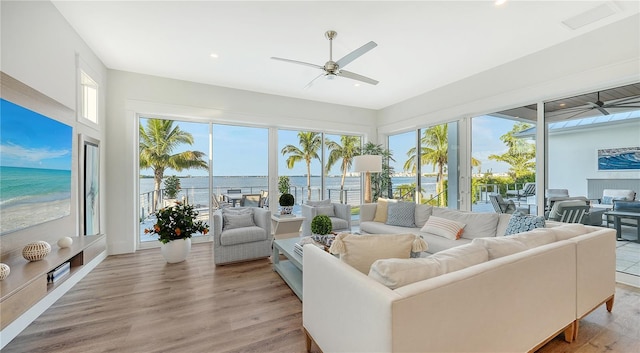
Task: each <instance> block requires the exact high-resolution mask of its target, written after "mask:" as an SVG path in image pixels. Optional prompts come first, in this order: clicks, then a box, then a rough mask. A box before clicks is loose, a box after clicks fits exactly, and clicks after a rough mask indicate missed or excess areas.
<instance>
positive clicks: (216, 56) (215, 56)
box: [209, 53, 218, 59]
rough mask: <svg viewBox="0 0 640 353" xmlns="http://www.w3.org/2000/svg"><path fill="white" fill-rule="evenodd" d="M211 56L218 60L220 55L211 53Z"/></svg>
mask: <svg viewBox="0 0 640 353" xmlns="http://www.w3.org/2000/svg"><path fill="white" fill-rule="evenodd" d="M209 56H210V57H212V58H214V59H217V58H218V54H216V53H211V54H209Z"/></svg>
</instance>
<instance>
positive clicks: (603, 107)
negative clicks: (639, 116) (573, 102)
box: [562, 92, 640, 119]
mask: <svg viewBox="0 0 640 353" xmlns="http://www.w3.org/2000/svg"><path fill="white" fill-rule="evenodd" d="M634 104H636V105H634ZM616 108H617V109H626V108H640V96H633V97H626V98H622V99H616V100H612V101H609V102H607V103H605V102H603V101H601V100H600V92H598V96H597V99H596V101H595V102H587V106H586V107H585V106H581V107H575V108H569V109H563V110H562V112H563V113H572V112H576V113H575V114H573V115H571V116H569V117H567V118H565V119H571V118H573V117H576V116H578V115H580V114H584V113H586V112H589V111H592V110H593V109H597V110H598V111H600V113H602V114H603V115H610V114H611V113H610V112H609V110H610V109H616ZM607 109H609V110H607Z"/></svg>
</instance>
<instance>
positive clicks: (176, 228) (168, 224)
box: [144, 202, 209, 263]
mask: <svg viewBox="0 0 640 353" xmlns="http://www.w3.org/2000/svg"><path fill="white" fill-rule="evenodd" d="M155 216H156V223H155V224H154V225H153V228H147V229H145V230H144V232H145V233H146V234H157V235H158V240H159V241H160V242H161V243H162V247H161V250H162V255H163V256H164V257H165V259H166V260H167V262H169V263H175V262H181V261H184V260H185V259H186V258H187V255H189V252H190V250H191V235H192V234H193V233H197V232H200V233H202V234H205V235H206V234H207V233H208V232H209V225H208V224H206V223H204V222H203V221H196V217H197V216H198V212H197V211H194V209H193V206H191V205H186V204H183V203H181V202H176V204H175V205H173V206H168V207H164V208H161V209H159V210H158V211H156V212H155Z"/></svg>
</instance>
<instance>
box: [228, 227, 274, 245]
mask: <svg viewBox="0 0 640 353" xmlns="http://www.w3.org/2000/svg"><path fill="white" fill-rule="evenodd" d="M262 240H267V231H266V230H264V229H263V228H260V227H258V226H253V227H244V228H234V229H227V230H224V231H223V232H222V234H220V244H222V245H225V246H228V245H235V244H243V243H250V242H254V241H262Z"/></svg>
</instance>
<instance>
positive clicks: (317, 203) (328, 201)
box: [305, 199, 331, 207]
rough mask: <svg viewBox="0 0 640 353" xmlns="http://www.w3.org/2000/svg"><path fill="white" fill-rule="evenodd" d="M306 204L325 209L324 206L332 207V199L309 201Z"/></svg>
mask: <svg viewBox="0 0 640 353" xmlns="http://www.w3.org/2000/svg"><path fill="white" fill-rule="evenodd" d="M305 204H307V205H309V206H312V207H323V206H324V207H326V206H331V199H326V200H320V201H311V200H308V201H307V202H305Z"/></svg>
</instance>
